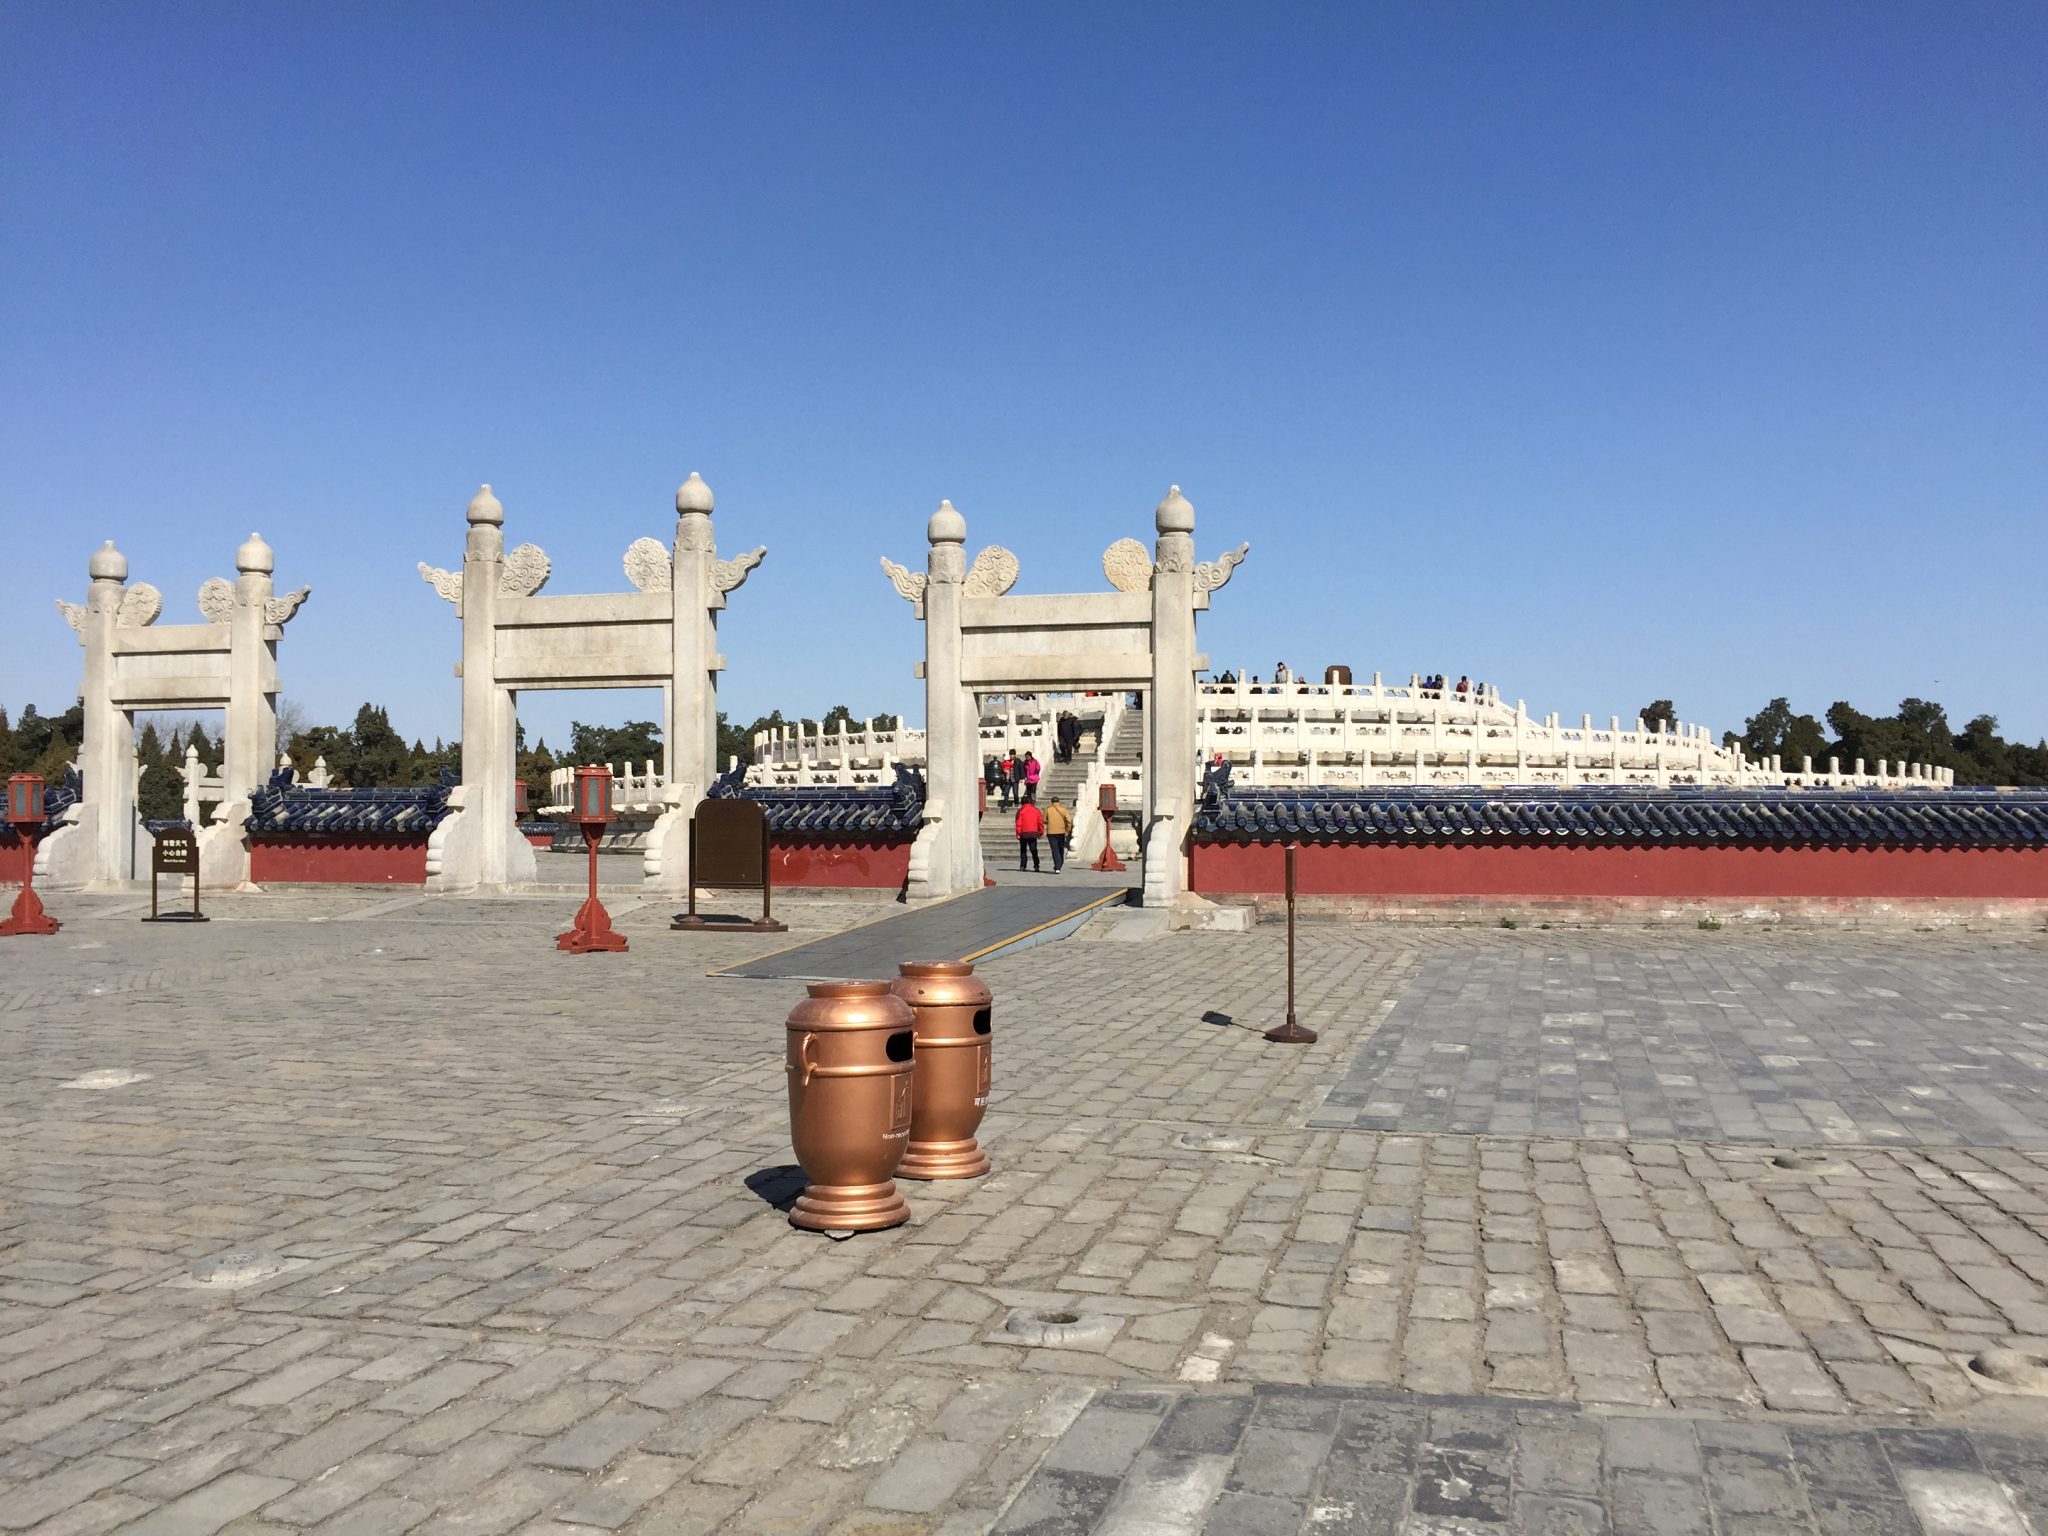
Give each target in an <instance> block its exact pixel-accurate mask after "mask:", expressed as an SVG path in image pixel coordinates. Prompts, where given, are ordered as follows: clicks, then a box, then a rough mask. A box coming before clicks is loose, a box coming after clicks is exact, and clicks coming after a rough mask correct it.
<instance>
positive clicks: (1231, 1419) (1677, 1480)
mask: <svg viewBox="0 0 2048 1536" xmlns="http://www.w3.org/2000/svg"><path fill="white" fill-rule="evenodd" d="M2030 1525H2031V1527H2032V1528H2033V1529H2037V1530H2038V1529H2043V1528H2048V1442H2044V1441H2043V1440H2042V1439H2041V1438H2039V1437H2038V1436H2035V1435H2025V1434H2012V1433H2008V1432H2005V1431H2002V1430H1987V1429H1981V1428H1905V1427H1891V1426H1882V1425H1881V1426H1877V1427H1870V1428H1857V1429H1843V1428H1837V1427H1834V1426H1815V1425H1806V1424H1758V1423H1740V1422H1733V1421H1729V1420H1725V1419H1704V1418H1670V1417H1663V1418H1643V1417H1631V1416H1614V1417H1608V1416H1601V1415H1594V1414H1587V1413H1582V1412H1580V1411H1579V1410H1578V1409H1576V1408H1574V1407H1572V1406H1571V1405H1569V1404H1563V1403H1505V1402H1501V1401H1499V1400H1497V1399H1487V1398H1457V1397H1426V1396H1416V1395H1412V1394H1396V1393H1389V1392H1380V1391H1370V1390H1357V1389H1344V1388H1331V1387H1286V1386H1259V1387H1254V1388H1252V1389H1251V1390H1249V1391H1245V1392H1231V1393H1223V1394H1195V1393H1189V1392H1146V1391H1124V1392H1108V1393H1103V1394H1101V1395H1099V1396H1097V1397H1096V1398H1095V1399H1094V1400H1093V1401H1092V1402H1090V1403H1089V1405H1088V1406H1087V1407H1086V1408H1085V1409H1083V1410H1082V1412H1081V1414H1080V1416H1079V1417H1077V1418H1076V1419H1075V1420H1074V1423H1073V1425H1072V1427H1071V1428H1069V1429H1068V1430H1067V1432H1066V1433H1065V1434H1064V1435H1062V1436H1061V1437H1060V1438H1059V1439H1058V1440H1057V1441H1056V1442H1054V1444H1053V1446H1052V1449H1051V1451H1050V1452H1049V1453H1048V1454H1047V1456H1046V1458H1045V1460H1044V1462H1043V1463H1042V1464H1041V1465H1040V1467H1039V1469H1038V1470H1037V1471H1036V1472H1035V1473H1034V1474H1033V1475H1032V1477H1031V1480H1030V1481H1029V1482H1027V1483H1026V1484H1025V1485H1024V1487H1023V1489H1022V1490H1021V1491H1020V1492H1019V1493H1018V1495H1017V1497H1016V1499H1015V1500H1014V1501H1013V1502H1012V1503H1011V1504H1010V1507H1009V1508H1008V1510H1007V1511H1006V1512H1005V1513H1004V1514H1003V1516H1002V1519H1001V1520H1000V1521H999V1523H998V1524H997V1525H996V1527H995V1529H996V1531H997V1532H998V1533H999V1536H1095V1533H1102V1536H1109V1533H1139V1532H1142V1533H1145V1536H1172V1533H1177V1532H1185V1533H1188V1536H1309V1533H1318V1536H1321V1533H1328V1536H1348V1533H1357V1536H1394V1533H1400V1532H1416V1533H1425V1532H1426V1533H1430V1536H1443V1533H1453V1532H1455V1533H1459V1536H1466V1533H1472V1536H1487V1533H1494V1532H1498V1533H1501V1536H1508V1533H1516V1536H1520V1533H1528V1536H1595V1533H1612V1536H1687V1533H1696V1536H1708V1533H1710V1532H1715V1531H1719V1532H1725V1533H1733V1532H1755V1533H1759V1536H1761V1533H1765V1532H1770V1533H1783V1536H1791V1533H1795V1532H1798V1533H1804V1536H1921V1533H1923V1532H1924V1533H1925V1536H1947V1533H1961V1532H1977V1533H1983V1536H1993V1533H1997V1536H2025V1533H2026V1532H2028V1530H2029V1528H2030Z"/></svg>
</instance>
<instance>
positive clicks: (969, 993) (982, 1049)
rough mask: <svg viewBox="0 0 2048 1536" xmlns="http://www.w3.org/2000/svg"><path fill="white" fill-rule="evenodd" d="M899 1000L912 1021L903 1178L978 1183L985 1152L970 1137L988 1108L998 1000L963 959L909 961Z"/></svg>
mask: <svg viewBox="0 0 2048 1536" xmlns="http://www.w3.org/2000/svg"><path fill="white" fill-rule="evenodd" d="M897 970H898V971H899V972H900V973H901V974H899V975H898V976H897V978H896V985H895V987H894V989H893V990H894V991H895V993H896V995H897V996H898V997H900V998H902V999H903V1001H904V1002H906V1003H908V1004H910V1009H911V1012H912V1013H913V1014H915V1015H916V1017H917V1028H916V1054H917V1070H916V1072H914V1073H913V1074H912V1075H911V1080H912V1087H911V1090H910V1145H909V1146H908V1147H907V1148H906V1149H905V1150H904V1153H903V1161H902V1163H901V1164H899V1165H898V1167H897V1169H896V1172H897V1174H898V1175H899V1176H900V1177H902V1178H906V1179H975V1178H979V1177H981V1175H982V1174H984V1173H987V1172H988V1154H987V1153H986V1152H984V1151H982V1150H981V1146H980V1144H979V1143H978V1142H976V1141H975V1139H974V1133H975V1131H976V1130H977V1129H979V1128H980V1125H981V1117H982V1115H983V1114H984V1113H985V1112H986V1111H987V1109H988V1087H989V1067H990V1056H991V1051H990V1039H989V1019H990V1016H991V1014H992V1013H993V1011H994V1007H993V1005H994V1002H995V999H994V997H993V995H992V994H991V993H990V992H989V989H988V987H987V986H986V985H985V984H984V983H983V982H982V981H981V979H980V978H979V977H977V976H976V975H975V974H974V967H973V966H971V965H969V964H968V963H967V962H966V961H965V960H909V961H905V962H904V963H903V964H902V965H900V966H898V967H897Z"/></svg>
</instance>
